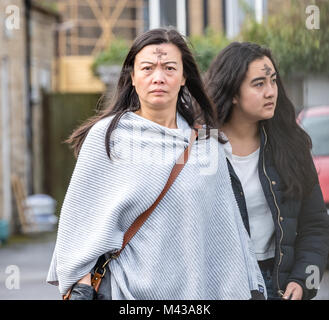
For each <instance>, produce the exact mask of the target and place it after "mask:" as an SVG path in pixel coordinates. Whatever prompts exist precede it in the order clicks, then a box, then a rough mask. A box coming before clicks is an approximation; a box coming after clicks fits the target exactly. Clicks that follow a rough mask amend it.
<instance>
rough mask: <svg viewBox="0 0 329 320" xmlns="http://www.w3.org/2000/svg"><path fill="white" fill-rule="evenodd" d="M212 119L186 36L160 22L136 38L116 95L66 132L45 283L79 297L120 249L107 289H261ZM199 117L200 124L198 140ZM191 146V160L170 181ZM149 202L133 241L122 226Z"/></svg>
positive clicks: (247, 292) (143, 293)
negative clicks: (68, 168)
mask: <svg viewBox="0 0 329 320" xmlns="http://www.w3.org/2000/svg"><path fill="white" fill-rule="evenodd" d="M192 99H194V100H195V102H196V103H195V104H193V105H192ZM213 119H214V115H213V108H212V104H211V102H210V100H209V99H208V97H207V95H206V93H205V90H204V87H203V84H202V81H201V78H200V75H199V72H198V68H197V66H196V63H195V61H194V59H193V56H192V54H191V52H190V50H189V49H188V47H187V45H186V43H185V41H184V39H183V38H182V36H181V35H180V34H179V33H178V32H176V31H174V30H165V29H155V30H151V31H148V32H146V33H145V34H143V35H141V36H140V37H138V38H137V39H136V40H135V42H134V44H133V45H132V47H131V49H130V51H129V53H128V55H127V57H126V60H125V62H124V64H123V68H122V72H121V75H120V79H119V83H118V89H117V94H116V97H115V99H114V102H113V104H112V105H110V106H109V107H108V108H106V109H105V110H104V111H103V113H102V114H101V115H98V116H96V117H94V118H92V119H91V120H89V121H88V122H87V123H86V124H84V125H83V126H82V127H80V128H78V129H77V130H76V131H75V132H74V133H73V135H72V136H71V139H70V142H71V143H72V144H73V146H74V148H75V151H76V154H78V160H77V164H76V167H75V170H74V173H73V176H72V179H71V182H70V185H69V188H68V191H67V194H66V197H65V200H64V204H63V208H62V211H61V216H60V223H59V230H58V237H57V242H56V247H55V252H54V255H53V260H52V264H51V267H50V270H49V274H48V279H47V280H48V282H50V283H52V284H56V285H59V289H60V292H61V293H62V294H66V293H67V292H68V291H69V290H70V289H72V287H73V290H72V292H71V298H72V299H80V298H81V299H86V297H89V298H92V297H93V296H94V294H93V288H92V287H91V272H92V269H93V267H94V265H95V263H96V261H97V260H98V257H99V256H101V255H103V254H105V253H108V252H111V253H113V252H116V253H118V252H119V253H120V255H119V256H118V257H117V258H116V259H112V260H110V262H109V264H108V266H107V267H106V268H108V272H109V273H110V284H109V285H108V287H107V288H105V290H107V291H108V292H109V293H110V294H108V295H107V296H109V298H111V299H250V298H251V297H252V296H253V293H259V292H261V293H262V292H264V282H263V279H262V276H261V273H260V270H259V268H258V265H257V261H256V259H255V257H254V255H253V253H252V252H251V250H250V243H249V239H248V235H247V232H246V231H245V229H244V228H243V223H242V219H241V217H240V214H239V210H238V207H237V205H236V202H235V199H234V194H233V191H232V189H231V187H230V180H229V172H228V168H227V164H226V160H225V155H224V150H223V147H222V144H221V143H219V142H221V141H222V140H221V139H219V137H218V130H214V131H212V130H209V129H211V128H213V127H215V124H214V123H213ZM196 123H199V124H201V125H203V127H204V128H205V130H201V131H204V132H200V134H199V138H198V140H197V141H195V142H194V143H193V132H194V130H193V127H194V125H196ZM194 138H195V136H194ZM186 148H189V152H190V154H189V159H188V161H187V163H186V161H185V162H184V163H186V165H185V166H184V167H183V168H182V167H181V171H180V173H179V175H178V176H177V177H176V179H175V180H174V181H172V180H170V176H171V172H172V169H173V168H176V166H175V163H176V162H177V159H180V157H179V156H180V154H181V153H182V151H184V150H185V149H186ZM213 164H215V166H214V165H213ZM168 178H169V180H168ZM167 181H169V183H170V188H169V190H167V192H166V194H165V195H164V196H163V197H162V199H161V200H160V201H157V199H158V196H159V195H160V194H162V192H163V190H165V185H166V183H167ZM151 209H152V210H153V212H152V214H151V215H150V216H149V217H148V219H147V220H146V221H145V222H144V224H143V225H142V226H141V227H140V228H139V229H138V232H137V233H135V234H134V236H133V237H132V238H129V239H130V241H129V242H128V243H127V241H125V239H126V237H125V235H126V232H127V230H128V231H129V228H130V226H131V225H132V224H133V223H134V221H138V217H139V216H140V215H141V214H142V213H143V212H146V211H147V210H151ZM123 248H124V250H123Z"/></svg>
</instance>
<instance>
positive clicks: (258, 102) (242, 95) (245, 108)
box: [233, 57, 278, 121]
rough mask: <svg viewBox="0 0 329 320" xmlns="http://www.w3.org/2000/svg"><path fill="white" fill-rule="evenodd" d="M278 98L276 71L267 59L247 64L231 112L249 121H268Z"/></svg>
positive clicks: (272, 114)
mask: <svg viewBox="0 0 329 320" xmlns="http://www.w3.org/2000/svg"><path fill="white" fill-rule="evenodd" d="M277 97H278V87H277V83H276V71H275V68H274V66H273V64H272V62H271V60H270V59H269V58H268V57H264V58H262V59H258V60H254V61H253V62H251V63H250V64H249V67H248V71H247V73H246V77H245V79H244V80H243V82H242V84H241V87H240V92H239V95H238V96H236V97H234V99H233V104H234V109H233V112H236V113H239V114H240V116H243V117H244V118H246V119H248V120H250V121H260V120H266V119H270V118H272V117H273V116H274V111H275V107H276V102H277Z"/></svg>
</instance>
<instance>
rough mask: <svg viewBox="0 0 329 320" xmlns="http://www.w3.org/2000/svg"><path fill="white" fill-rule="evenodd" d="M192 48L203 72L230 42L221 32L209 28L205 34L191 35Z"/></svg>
mask: <svg viewBox="0 0 329 320" xmlns="http://www.w3.org/2000/svg"><path fill="white" fill-rule="evenodd" d="M189 42H190V48H191V50H192V52H193V54H194V57H195V59H196V62H197V64H198V65H199V68H200V70H201V72H205V71H207V69H208V68H209V66H210V64H211V62H212V60H213V59H214V58H215V57H216V56H217V54H218V52H219V51H220V50H222V49H223V48H224V47H226V46H227V45H228V44H229V41H228V40H227V38H226V37H225V36H223V35H222V34H221V33H216V32H214V31H213V30H211V29H207V31H206V32H205V35H200V36H192V37H190V41H189Z"/></svg>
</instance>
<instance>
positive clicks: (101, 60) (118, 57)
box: [92, 39, 129, 74]
mask: <svg viewBox="0 0 329 320" xmlns="http://www.w3.org/2000/svg"><path fill="white" fill-rule="evenodd" d="M128 51H129V45H128V42H127V41H126V40H123V39H115V40H113V41H111V43H110V45H109V46H108V48H107V49H105V50H104V51H102V52H101V53H100V54H99V55H98V56H97V57H96V59H95V61H94V63H93V65H92V70H93V72H94V74H97V68H98V67H99V66H100V65H119V66H121V65H122V64H123V62H124V60H125V58H126V56H127V54H128Z"/></svg>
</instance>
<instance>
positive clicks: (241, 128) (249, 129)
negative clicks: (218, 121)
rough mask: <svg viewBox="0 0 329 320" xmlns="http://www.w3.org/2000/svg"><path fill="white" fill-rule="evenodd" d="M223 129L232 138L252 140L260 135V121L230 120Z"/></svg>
mask: <svg viewBox="0 0 329 320" xmlns="http://www.w3.org/2000/svg"><path fill="white" fill-rule="evenodd" d="M222 131H223V132H224V133H225V135H226V136H227V137H228V138H230V137H232V138H235V139H239V140H252V139H255V138H258V137H259V125H258V122H256V123H251V122H240V123H238V122H235V121H230V122H227V123H225V124H224V126H223V127H222Z"/></svg>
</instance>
